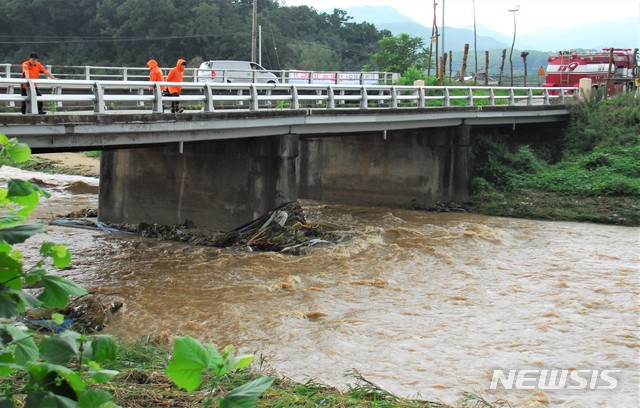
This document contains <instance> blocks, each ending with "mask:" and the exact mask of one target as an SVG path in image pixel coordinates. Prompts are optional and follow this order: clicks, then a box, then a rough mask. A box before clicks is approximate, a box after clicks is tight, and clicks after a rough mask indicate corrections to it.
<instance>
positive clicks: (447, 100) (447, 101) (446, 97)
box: [443, 88, 451, 108]
mask: <svg viewBox="0 0 640 408" xmlns="http://www.w3.org/2000/svg"><path fill="white" fill-rule="evenodd" d="M443 105H444V106H445V107H447V108H448V107H450V106H451V95H449V88H444V101H443Z"/></svg>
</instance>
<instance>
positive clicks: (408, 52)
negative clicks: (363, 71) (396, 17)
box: [370, 33, 428, 73]
mask: <svg viewBox="0 0 640 408" xmlns="http://www.w3.org/2000/svg"><path fill="white" fill-rule="evenodd" d="M378 45H379V47H380V51H379V52H377V53H374V54H373V55H371V62H370V68H371V69H372V70H375V71H389V72H400V73H403V72H405V71H406V70H407V69H408V68H409V67H417V68H418V69H419V70H421V71H423V70H425V69H426V68H427V64H428V52H427V51H426V50H425V49H424V41H423V40H422V38H420V37H411V36H410V35H408V34H405V33H403V34H400V35H397V36H395V35H394V36H389V37H384V38H382V39H381V40H380V41H378Z"/></svg>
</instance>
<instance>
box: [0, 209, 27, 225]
mask: <svg viewBox="0 0 640 408" xmlns="http://www.w3.org/2000/svg"><path fill="white" fill-rule="evenodd" d="M24 220H25V217H23V216H21V215H17V214H16V212H15V211H11V212H8V213H6V214H4V215H2V216H1V217H0V227H7V226H9V225H16V224H17V223H19V222H22V221H24Z"/></svg>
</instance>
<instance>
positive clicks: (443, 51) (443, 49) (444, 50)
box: [442, 0, 451, 63]
mask: <svg viewBox="0 0 640 408" xmlns="http://www.w3.org/2000/svg"><path fill="white" fill-rule="evenodd" d="M446 52H447V51H446V49H445V48H444V0H442V53H443V54H444V53H446ZM449 63H451V61H449Z"/></svg>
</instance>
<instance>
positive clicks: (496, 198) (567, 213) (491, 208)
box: [464, 189, 640, 227]
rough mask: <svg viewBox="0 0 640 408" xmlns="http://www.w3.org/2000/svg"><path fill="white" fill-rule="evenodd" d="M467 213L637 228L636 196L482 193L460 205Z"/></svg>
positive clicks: (639, 208) (639, 214)
mask: <svg viewBox="0 0 640 408" xmlns="http://www.w3.org/2000/svg"><path fill="white" fill-rule="evenodd" d="M464 205H465V207H467V208H468V209H469V211H471V212H474V213H479V214H486V215H495V216H503V217H516V218H530V219H538V220H550V221H580V222H594V223H600V224H614V225H625V226H636V227H637V226H640V197H638V196H623V197H610V196H581V195H560V194H556V193H553V192H548V191H544V190H536V189H516V190H512V191H497V190H492V191H485V192H480V193H476V194H474V195H473V196H472V197H471V198H470V199H469V200H467V201H466V202H465V203H464Z"/></svg>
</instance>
